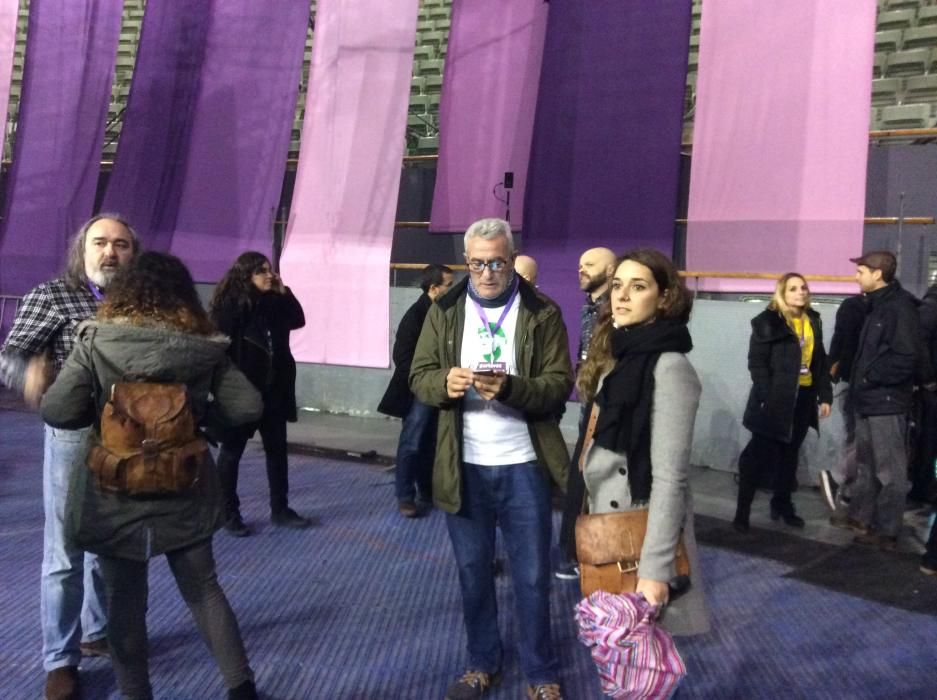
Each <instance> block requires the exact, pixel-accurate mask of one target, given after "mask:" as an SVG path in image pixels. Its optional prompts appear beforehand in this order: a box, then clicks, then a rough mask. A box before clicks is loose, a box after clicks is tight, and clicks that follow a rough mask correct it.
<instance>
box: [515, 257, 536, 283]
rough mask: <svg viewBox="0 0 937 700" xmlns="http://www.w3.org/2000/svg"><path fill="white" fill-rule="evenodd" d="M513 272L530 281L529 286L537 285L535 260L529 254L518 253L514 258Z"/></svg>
mask: <svg viewBox="0 0 937 700" xmlns="http://www.w3.org/2000/svg"><path fill="white" fill-rule="evenodd" d="M514 272H516V273H517V274H519V275H520V276H521V277H523V278H524V279H525V280H527V281H528V282H530V284H531V286H533V287H536V286H537V261H536V260H534V259H533V258H532V257H530V256H529V255H518V256H517V257H516V258H515V259H514Z"/></svg>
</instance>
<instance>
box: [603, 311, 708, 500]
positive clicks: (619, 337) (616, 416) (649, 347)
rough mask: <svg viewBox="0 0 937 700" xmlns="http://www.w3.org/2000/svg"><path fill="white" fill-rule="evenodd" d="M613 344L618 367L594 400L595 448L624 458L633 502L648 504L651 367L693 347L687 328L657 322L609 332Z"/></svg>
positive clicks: (678, 323)
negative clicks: (668, 354) (664, 356)
mask: <svg viewBox="0 0 937 700" xmlns="http://www.w3.org/2000/svg"><path fill="white" fill-rule="evenodd" d="M611 344H612V355H613V356H614V357H615V359H616V363H615V367H614V368H613V369H612V371H611V372H609V374H608V376H607V377H606V378H605V382H604V383H603V384H602V390H601V391H600V392H599V393H598V395H597V396H596V397H595V401H596V403H597V404H598V405H599V418H598V422H597V423H596V426H595V434H594V436H595V443H596V444H597V445H600V446H601V447H604V448H605V449H607V450H612V451H613V452H617V453H619V454H624V455H625V456H626V457H627V458H628V483H629V485H630V486H631V499H632V501H635V502H637V501H647V500H648V499H649V498H650V496H651V431H650V427H651V408H652V404H653V398H654V367H655V366H656V365H657V360H658V359H659V358H660V354H661V353H662V352H681V353H687V352H689V351H690V350H692V349H693V341H692V340H691V339H690V331H689V330H687V327H686V324H685V323H681V322H679V321H669V320H658V321H655V322H654V323H648V324H646V325H643V326H634V327H628V328H618V329H616V330H614V331H612V335H611ZM664 429H666V426H664Z"/></svg>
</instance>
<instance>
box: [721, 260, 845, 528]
mask: <svg viewBox="0 0 937 700" xmlns="http://www.w3.org/2000/svg"><path fill="white" fill-rule="evenodd" d="M748 370H749V372H751V375H752V389H751V393H750V395H749V397H748V405H747V406H746V407H745V416H744V418H743V419H742V424H743V425H744V426H745V427H746V428H747V429H748V430H750V431H751V432H752V438H751V440H750V441H749V443H748V445H746V447H745V449H744V450H742V454H741V455H739V494H738V504H737V507H736V511H735V520H734V522H733V525H734V527H735V529H736V530H738V531H739V532H743V533H744V532H748V527H749V526H748V518H749V514H750V512H751V505H752V501H753V500H754V497H755V490H756V489H757V488H758V486H759V484H765V483H766V484H769V485H771V486H773V488H774V496H773V497H772V499H771V519H772V520H778V519H779V518H780V519H782V520H783V521H784V522H785V523H786V524H787V525H789V526H791V527H803V526H804V521H803V518H801V517H800V516H798V515H797V513H796V512H795V510H794V503H793V501H792V500H791V491H792V490H793V487H794V481H795V477H796V474H797V456H798V453H799V452H800V445H801V443H802V442H803V441H804V437H806V435H807V430H808V428H813V429H814V430H819V421H818V420H817V416H818V415H819V417H820V418H826V417H827V416H829V415H830V403H831V402H832V400H833V390H832V387H831V385H830V374H829V368H828V367H827V357H826V350H825V349H824V347H823V325H822V324H821V322H820V314H818V313H817V312H816V311H814V310H813V309H811V308H810V289H809V287H808V286H807V281H806V280H805V279H804V278H803V276H802V275H800V274H798V273H796V272H788V273H787V274H786V275H784V276H783V277H781V279H779V280H778V282H777V285H776V286H775V289H774V296H773V297H772V299H771V302H770V303H769V304H768V308H767V309H765V310H764V311H762V312H761V313H760V314H758V315H757V316H755V318H753V319H752V336H751V341H750V343H749V347H748Z"/></svg>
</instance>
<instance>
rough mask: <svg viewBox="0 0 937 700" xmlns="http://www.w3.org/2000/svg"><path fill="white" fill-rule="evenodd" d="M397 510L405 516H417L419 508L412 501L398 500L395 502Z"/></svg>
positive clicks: (418, 515)
mask: <svg viewBox="0 0 937 700" xmlns="http://www.w3.org/2000/svg"><path fill="white" fill-rule="evenodd" d="M397 510H398V511H400V514H401V515H402V516H403V517H405V518H419V517H420V509H419V508H417V505H416V503H414V502H413V501H400V502H398V503H397Z"/></svg>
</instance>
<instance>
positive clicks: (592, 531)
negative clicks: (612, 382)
mask: <svg viewBox="0 0 937 700" xmlns="http://www.w3.org/2000/svg"><path fill="white" fill-rule="evenodd" d="M598 416H599V407H598V405H596V404H594V403H593V405H592V411H591V412H590V414H589V421H588V423H587V424H586V434H585V437H584V438H583V441H582V450H581V451H580V453H579V471H581V472H583V471H585V467H586V453H587V452H588V451H589V447H590V446H591V443H592V437H593V434H594V433H595V426H596V422H597V421H598ZM586 503H587V501H586V500H585V499H583V511H585V510H586ZM647 515H648V510H647V508H638V509H636V510H626V511H615V512H612V513H595V514H587V513H583V514H582V515H580V516H579V517H577V518H576V559H578V560H579V587H580V588H581V589H582V595H583V597H587V596H589V595H591V594H592V593H594V592H595V591H606V592H608V593H634V590H635V588H637V586H638V564H640V562H641V548H642V547H643V546H644V537H645V535H646V534H647ZM674 563H675V565H676V575H677V576H681V575H689V573H690V560H689V559H688V558H687V555H686V547H684V545H683V535H682V534H681V536H680V540H679V541H678V542H677V551H676V554H675V562H674Z"/></svg>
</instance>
